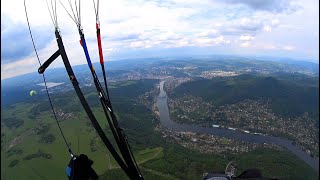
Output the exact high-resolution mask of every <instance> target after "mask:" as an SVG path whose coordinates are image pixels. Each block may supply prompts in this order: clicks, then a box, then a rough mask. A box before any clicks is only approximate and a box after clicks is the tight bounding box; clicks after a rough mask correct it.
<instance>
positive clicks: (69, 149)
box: [24, 0, 73, 154]
mask: <svg viewBox="0 0 320 180" xmlns="http://www.w3.org/2000/svg"><path fill="white" fill-rule="evenodd" d="M24 8H25V12H26V18H27V23H28V28H29V33H30V37H31V40H32V45H33V49H34V51H35V53H36V56H37V60H38V63H39V65H40V66H41V62H40V59H39V56H38V52H37V49H36V46H35V43H34V40H33V36H32V33H31V28H30V23H29V18H28V13H27V7H26V0H24ZM42 77H43V81H44V84H45V88H46V92H47V96H48V99H49V103H50V106H51V109H52V113H53V115H54V118H55V120H56V122H57V125H58V127H59V130H60V133H61V135H62V137H63V140H64V142H65V144H66V146H67V148H68V151H69V153H71V154H73V153H72V150H71V148H70V146H69V144H68V142H67V140H66V138H65V136H64V134H63V132H62V129H61V127H60V123H59V121H58V119H57V116H56V112H55V110H54V108H53V105H52V101H51V98H50V95H49V90H48V87H47V81H46V77H45V76H44V73H43V74H42Z"/></svg>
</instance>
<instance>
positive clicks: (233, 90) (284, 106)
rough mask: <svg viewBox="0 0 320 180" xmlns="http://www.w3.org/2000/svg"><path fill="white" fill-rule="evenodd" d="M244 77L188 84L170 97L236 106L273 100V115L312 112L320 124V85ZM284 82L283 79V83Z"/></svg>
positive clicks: (269, 77) (310, 113) (286, 79)
mask: <svg viewBox="0 0 320 180" xmlns="http://www.w3.org/2000/svg"><path fill="white" fill-rule="evenodd" d="M281 77H282V78H275V77H271V76H267V77H265V76H255V75H248V74H243V75H239V76H235V77H223V78H214V79H210V80H208V79H198V80H194V81H191V82H186V83H183V84H181V85H180V86H178V87H177V88H175V89H174V91H173V92H172V93H171V94H170V95H171V96H173V97H180V96H183V95H184V94H191V95H193V96H199V97H201V98H203V99H204V100H207V101H210V102H212V103H213V104H215V105H224V104H233V103H237V102H239V101H242V100H245V99H252V100H257V99H262V98H263V99H270V100H271V106H272V110H273V112H275V113H277V114H280V115H282V116H288V117H292V116H300V115H303V113H304V112H308V113H309V116H311V117H312V118H314V119H315V120H316V121H317V123H318V125H319V111H318V109H319V84H310V83H314V82H316V81H315V80H313V81H311V80H309V81H307V82H305V83H308V82H310V83H309V84H308V85H305V84H302V85H299V84H297V83H296V82H295V81H294V78H290V76H289V77H286V76H281ZM279 79H281V80H279Z"/></svg>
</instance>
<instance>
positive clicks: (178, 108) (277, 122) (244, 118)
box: [168, 95, 319, 156]
mask: <svg viewBox="0 0 320 180" xmlns="http://www.w3.org/2000/svg"><path fill="white" fill-rule="evenodd" d="M168 104H169V109H170V115H171V118H172V119H173V120H174V121H177V122H179V123H189V124H194V125H198V126H206V127H212V126H213V125H214V126H219V127H225V128H230V127H232V129H235V130H241V131H243V132H245V133H255V134H266V135H272V136H277V137H284V138H287V139H289V140H292V141H293V143H295V144H296V145H298V146H300V147H301V149H303V150H304V151H306V152H308V153H309V154H310V155H312V156H319V136H318V134H319V129H317V128H316V127H317V126H316V125H315V122H314V121H313V120H312V119H311V118H309V117H308V115H307V114H305V115H303V116H300V117H294V118H289V117H281V116H280V115H277V114H275V113H273V112H272V109H271V103H270V101H268V100H244V101H241V102H238V103H235V104H230V105H225V106H219V107H216V106H213V105H212V104H211V103H208V102H205V101H203V100H202V99H201V98H199V97H194V96H191V95H186V96H184V97H182V98H174V99H172V98H170V99H169V101H168Z"/></svg>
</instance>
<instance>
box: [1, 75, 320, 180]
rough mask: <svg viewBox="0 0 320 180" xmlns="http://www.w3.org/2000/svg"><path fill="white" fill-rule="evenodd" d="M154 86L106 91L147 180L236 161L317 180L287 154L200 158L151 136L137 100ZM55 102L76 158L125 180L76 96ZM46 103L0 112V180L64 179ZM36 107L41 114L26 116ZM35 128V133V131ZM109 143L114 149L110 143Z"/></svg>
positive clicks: (63, 155)
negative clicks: (63, 114)
mask: <svg viewBox="0 0 320 180" xmlns="http://www.w3.org/2000/svg"><path fill="white" fill-rule="evenodd" d="M155 83H157V81H153V80H143V81H136V82H134V83H132V82H130V83H125V82H124V84H125V85H124V84H122V85H120V84H117V85H116V87H117V88H113V89H112V90H111V91H110V94H111V96H112V102H113V107H114V109H115V112H117V114H116V116H117V117H118V120H119V124H120V126H121V127H123V128H124V129H125V132H126V134H127V136H128V138H129V144H130V145H131V146H132V149H133V153H134V155H135V159H136V161H137V163H138V165H139V168H140V170H141V172H142V174H143V175H144V177H145V179H201V177H202V174H203V173H204V172H210V171H213V170H217V171H223V170H224V168H225V166H226V165H227V164H228V162H230V161H231V160H236V161H237V163H238V164H240V165H241V169H242V170H243V169H246V168H249V167H252V166H254V167H257V168H260V169H261V170H262V172H263V175H265V176H272V177H275V176H276V177H281V178H284V179H294V178H295V177H296V178H297V179H299V178H300V179H301V177H302V176H303V175H307V176H308V178H307V179H318V175H317V174H316V172H314V171H313V170H312V169H311V168H310V167H308V166H307V165H306V164H305V163H304V162H303V161H301V160H299V159H298V158H297V157H295V156H293V155H292V154H291V153H289V152H288V151H279V150H273V149H258V150H254V151H251V152H248V153H244V154H241V155H238V156H235V155H229V154H201V153H199V152H197V151H193V150H190V149H187V148H184V147H182V146H180V145H177V144H174V143H170V142H168V141H166V140H164V139H163V138H162V137H161V135H160V134H158V133H157V132H156V131H154V127H155V126H156V124H157V123H158V122H157V121H154V119H156V117H154V116H153V115H152V113H151V111H150V110H149V109H147V108H146V107H145V106H144V105H142V104H141V103H139V102H138V101H137V97H138V96H139V95H141V94H143V93H144V92H146V91H149V90H150V89H151V88H153V86H154V85H155ZM94 92H95V91H94V90H93V89H92V90H91V91H90V90H87V93H86V96H87V97H88V98H89V96H94V94H95V93H94ZM62 98H65V100H63V99H62ZM95 98H97V97H92V99H91V101H90V104H92V106H93V110H94V113H95V115H96V117H97V119H98V120H99V122H100V124H101V126H102V127H103V128H104V129H105V132H106V134H107V135H108V137H110V139H112V138H111V134H110V129H109V128H108V127H107V126H106V125H107V122H106V119H105V117H104V114H103V111H102V108H101V107H100V106H98V104H94V103H95V102H94V99H95ZM54 99H55V102H54V106H55V107H57V104H58V105H59V106H58V107H59V108H61V109H62V110H63V111H65V112H68V113H69V112H72V113H73V114H75V115H76V117H74V118H72V119H67V120H63V121H62V122H61V127H62V129H63V132H64V134H65V136H66V138H67V140H68V142H69V143H71V147H72V150H73V151H74V152H75V153H76V154H78V153H84V154H87V155H88V157H89V158H90V159H92V160H93V161H94V164H93V168H94V169H95V170H96V171H97V173H98V174H99V175H101V178H100V179H126V178H127V177H126V175H125V174H124V173H123V171H122V170H121V169H120V168H119V166H118V165H117V164H116V162H115V160H114V159H113V157H112V156H111V155H110V153H109V151H108V150H107V149H106V148H105V146H104V145H103V144H102V142H101V140H100V138H99V137H97V134H96V132H95V130H94V129H93V128H92V127H91V126H90V121H89V120H88V118H87V117H86V115H85V113H84V112H83V111H82V109H81V108H82V107H81V105H80V103H79V102H78V100H77V99H76V96H74V95H70V96H68V95H59V94H57V95H55V97H54ZM47 103H48V102H47V101H46V100H45V99H44V100H43V102H36V103H19V104H14V105H13V106H12V107H8V108H5V109H2V110H1V136H2V137H1V179H2V180H20V179H21V180H23V179H34V180H37V179H39V180H40V179H67V177H66V174H65V169H66V166H67V164H68V163H69V160H70V156H69V154H68V151H67V148H66V146H65V144H64V142H63V139H62V137H61V135H60V134H59V130H58V127H57V125H56V122H55V121H54V118H53V115H52V113H51V111H50V109H48V108H47V107H46V104H47ZM37 108H40V109H41V108H43V109H44V110H43V111H40V112H39V113H38V114H36V115H35V116H30V112H37ZM77 108H79V111H78V109H77ZM72 109H75V111H71V110H72ZM33 117H34V118H33ZM8 119H9V120H10V123H9V122H8ZM58 119H59V118H58ZM59 120H61V119H59ZM22 121H23V122H22ZM35 128H37V130H36V132H34V131H33V130H34V129H35ZM111 142H112V143H113V144H114V141H113V140H112V141H111Z"/></svg>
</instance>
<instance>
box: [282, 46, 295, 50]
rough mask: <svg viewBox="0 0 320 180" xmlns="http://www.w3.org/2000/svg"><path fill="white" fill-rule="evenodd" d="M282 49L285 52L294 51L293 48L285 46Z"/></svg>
mask: <svg viewBox="0 0 320 180" xmlns="http://www.w3.org/2000/svg"><path fill="white" fill-rule="evenodd" d="M283 49H284V50H287V51H292V50H294V49H295V48H294V47H293V46H290V45H286V46H283Z"/></svg>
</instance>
